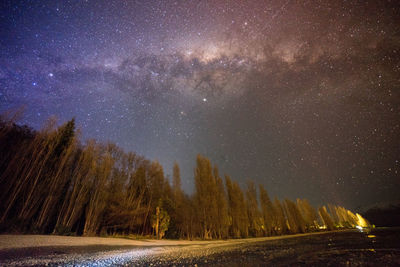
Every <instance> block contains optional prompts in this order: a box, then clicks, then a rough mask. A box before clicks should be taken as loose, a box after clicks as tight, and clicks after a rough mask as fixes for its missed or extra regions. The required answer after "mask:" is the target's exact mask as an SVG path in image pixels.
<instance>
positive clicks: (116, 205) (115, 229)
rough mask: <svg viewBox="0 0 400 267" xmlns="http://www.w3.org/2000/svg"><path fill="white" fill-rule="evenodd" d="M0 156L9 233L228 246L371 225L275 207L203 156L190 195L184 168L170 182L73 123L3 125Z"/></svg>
mask: <svg viewBox="0 0 400 267" xmlns="http://www.w3.org/2000/svg"><path fill="white" fill-rule="evenodd" d="M0 151H1V156H0V188H1V194H0V231H3V232H24V233H47V234H48V233H57V234H76V235H85V236H92V235H114V234H120V235H132V234H133V235H155V236H156V237H157V238H162V237H164V236H166V237H168V238H187V239H193V238H203V239H213V238H218V239H221V238H239V237H249V236H252V237H259V236H271V235H281V234H289V233H303V232H309V231H317V230H319V229H320V228H327V229H329V230H332V229H335V228H337V227H354V226H356V225H361V224H363V223H364V224H365V225H363V226H366V224H367V222H363V221H362V217H360V216H359V215H358V214H353V213H352V212H350V211H349V210H346V209H344V208H342V207H337V206H334V205H328V206H327V207H325V206H323V207H320V208H319V209H318V211H317V210H315V209H314V208H313V207H312V206H311V205H310V204H309V202H308V201H307V200H305V199H303V200H301V199H298V200H297V201H296V202H293V201H291V200H289V199H284V200H283V201H280V200H278V199H277V198H275V199H274V200H273V201H272V200H271V199H270V197H269V196H268V193H267V191H266V190H265V188H264V187H263V186H262V185H259V186H258V187H257V186H256V185H255V184H254V183H253V182H251V181H248V183H247V188H246V189H245V190H244V191H243V190H242V188H240V186H239V185H238V183H237V182H235V181H233V180H232V179H231V178H230V177H229V176H225V177H224V178H222V177H221V176H220V174H219V171H218V168H217V166H212V164H211V162H210V160H209V159H207V158H205V157H203V156H201V155H198V156H197V161H196V168H195V171H194V179H195V192H194V194H193V195H191V196H189V195H187V194H185V193H184V192H183V191H182V189H181V176H180V170H179V166H178V164H176V163H175V164H174V166H173V175H172V185H171V184H170V182H169V179H168V178H166V176H165V175H164V171H163V167H162V166H161V165H160V164H159V163H158V162H157V161H149V160H147V159H145V158H143V157H141V156H138V155H137V154H135V153H132V152H130V153H125V152H124V151H123V150H122V149H120V148H119V147H117V146H116V145H114V144H110V143H108V144H102V143H98V142H96V141H95V140H89V141H87V142H86V143H85V144H84V145H83V144H81V143H80V142H79V140H78V138H77V132H76V131H75V121H74V119H72V120H71V121H68V122H67V123H65V124H63V125H61V126H60V127H56V122H55V120H54V119H50V120H49V121H48V123H47V124H46V126H45V127H44V128H43V129H42V130H40V131H34V130H32V129H30V128H28V127H26V126H18V125H16V124H15V123H13V122H12V120H6V119H4V118H2V120H1V121H0ZM257 189H258V190H257ZM257 191H258V192H257Z"/></svg>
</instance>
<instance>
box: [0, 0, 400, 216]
mask: <svg viewBox="0 0 400 267" xmlns="http://www.w3.org/2000/svg"><path fill="white" fill-rule="evenodd" d="M0 5H1V10H0V111H1V112H4V111H6V110H9V109H15V108H18V107H21V106H24V107H25V113H24V115H23V116H22V118H21V119H20V121H19V122H20V123H23V124H28V125H31V126H32V127H34V128H36V129H39V128H40V127H41V126H42V125H43V123H44V122H45V121H46V119H48V118H49V116H51V115H56V116H57V117H58V118H59V121H60V123H61V122H65V121H66V120H69V119H71V118H72V117H76V121H77V125H78V128H80V129H81V132H82V134H81V135H82V140H85V139H87V138H96V139H98V140H102V141H107V140H110V141H112V142H114V143H116V144H117V145H119V146H120V147H122V148H123V149H124V150H126V151H135V152H137V153H138V154H141V155H144V156H146V157H147V158H149V159H152V160H155V159H157V160H159V161H160V163H161V164H162V165H163V166H164V168H165V172H166V174H169V175H170V174H171V170H172V164H173V162H174V161H175V160H176V161H177V162H178V163H179V165H180V167H181V169H182V180H183V182H182V184H183V187H184V189H185V191H186V192H188V193H191V192H192V191H193V187H194V184H193V183H194V182H193V168H194V166H195V157H196V154H197V153H201V154H203V155H205V156H207V157H209V158H210V159H211V161H212V162H213V163H216V164H217V165H218V166H219V168H220V172H221V173H227V174H230V175H231V176H232V178H233V179H234V180H236V181H238V182H239V183H240V184H241V185H242V186H243V187H244V186H245V184H246V179H248V178H251V179H253V180H254V181H255V182H256V183H261V184H263V185H264V186H265V187H266V189H267V190H268V192H269V194H270V195H271V197H274V196H277V197H279V198H283V197H288V198H291V199H295V198H296V197H301V198H307V199H309V200H310V201H311V203H313V204H315V205H319V204H322V203H327V202H331V203H334V204H339V205H344V206H345V207H347V208H351V209H354V208H357V207H360V206H362V207H366V206H369V205H374V204H377V203H382V202H383V203H388V202H396V201H398V200H399V198H400V196H399V191H400V190H399V189H400V92H399V90H400V7H399V4H398V1H397V0H394V1H369V2H367V1H328V0H327V1H290V0H288V1H282V0H279V1H255V0H253V1H239V0H237V1H222V0H221V1H219V0H218V1H183V0H182V1H166V0H165V1H149V0H143V1H142V0H140V1H139V0H138V1H133V0H132V1H107V0H105V1H97V0H93V1H92V0H89V1H54V0H51V1H38V0H34V1H22V0H21V1H1V4H0Z"/></svg>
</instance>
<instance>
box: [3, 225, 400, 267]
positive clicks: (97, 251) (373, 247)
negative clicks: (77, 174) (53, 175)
mask: <svg viewBox="0 0 400 267" xmlns="http://www.w3.org/2000/svg"><path fill="white" fill-rule="evenodd" d="M28 265H29V266H43V265H48V266H138V265H139V266H141V265H143V266H209V265H213V266H266V265H267V266H400V228H381V229H374V230H372V231H371V232H360V231H356V230H354V231H345V232H334V233H326V234H320V235H309V236H301V237H294V238H287V239H279V240H269V241H263V242H244V243H241V244H238V243H234V244H229V242H228V243H227V244H224V245H210V244H205V245H201V244H200V245H199V244H197V245H180V246H178V245H177V246H168V247H162V246H161V247H160V246H154V247H148V248H145V249H144V248H140V247H135V246H85V247H71V246H70V247H41V248H19V249H7V250H0V266H28Z"/></svg>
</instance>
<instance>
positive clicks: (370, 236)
mask: <svg viewBox="0 0 400 267" xmlns="http://www.w3.org/2000/svg"><path fill="white" fill-rule="evenodd" d="M375 237H376V236H375V235H368V238H375Z"/></svg>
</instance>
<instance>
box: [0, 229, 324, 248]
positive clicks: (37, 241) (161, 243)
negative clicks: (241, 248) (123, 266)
mask: <svg viewBox="0 0 400 267" xmlns="http://www.w3.org/2000/svg"><path fill="white" fill-rule="evenodd" d="M324 233H329V232H318V233H307V234H296V235H283V236H274V237H260V238H246V239H229V240H213V241H188V240H153V239H143V240H131V239H124V238H105V237H80V236H57V235H0V249H12V248H28V247H47V246H91V245H107V246H138V247H168V246H188V245H189V246H193V247H196V246H201V247H203V246H224V245H231V244H241V243H250V242H261V241H267V240H276V239H285V238H294V237H300V236H306V235H315V234H324Z"/></svg>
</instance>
